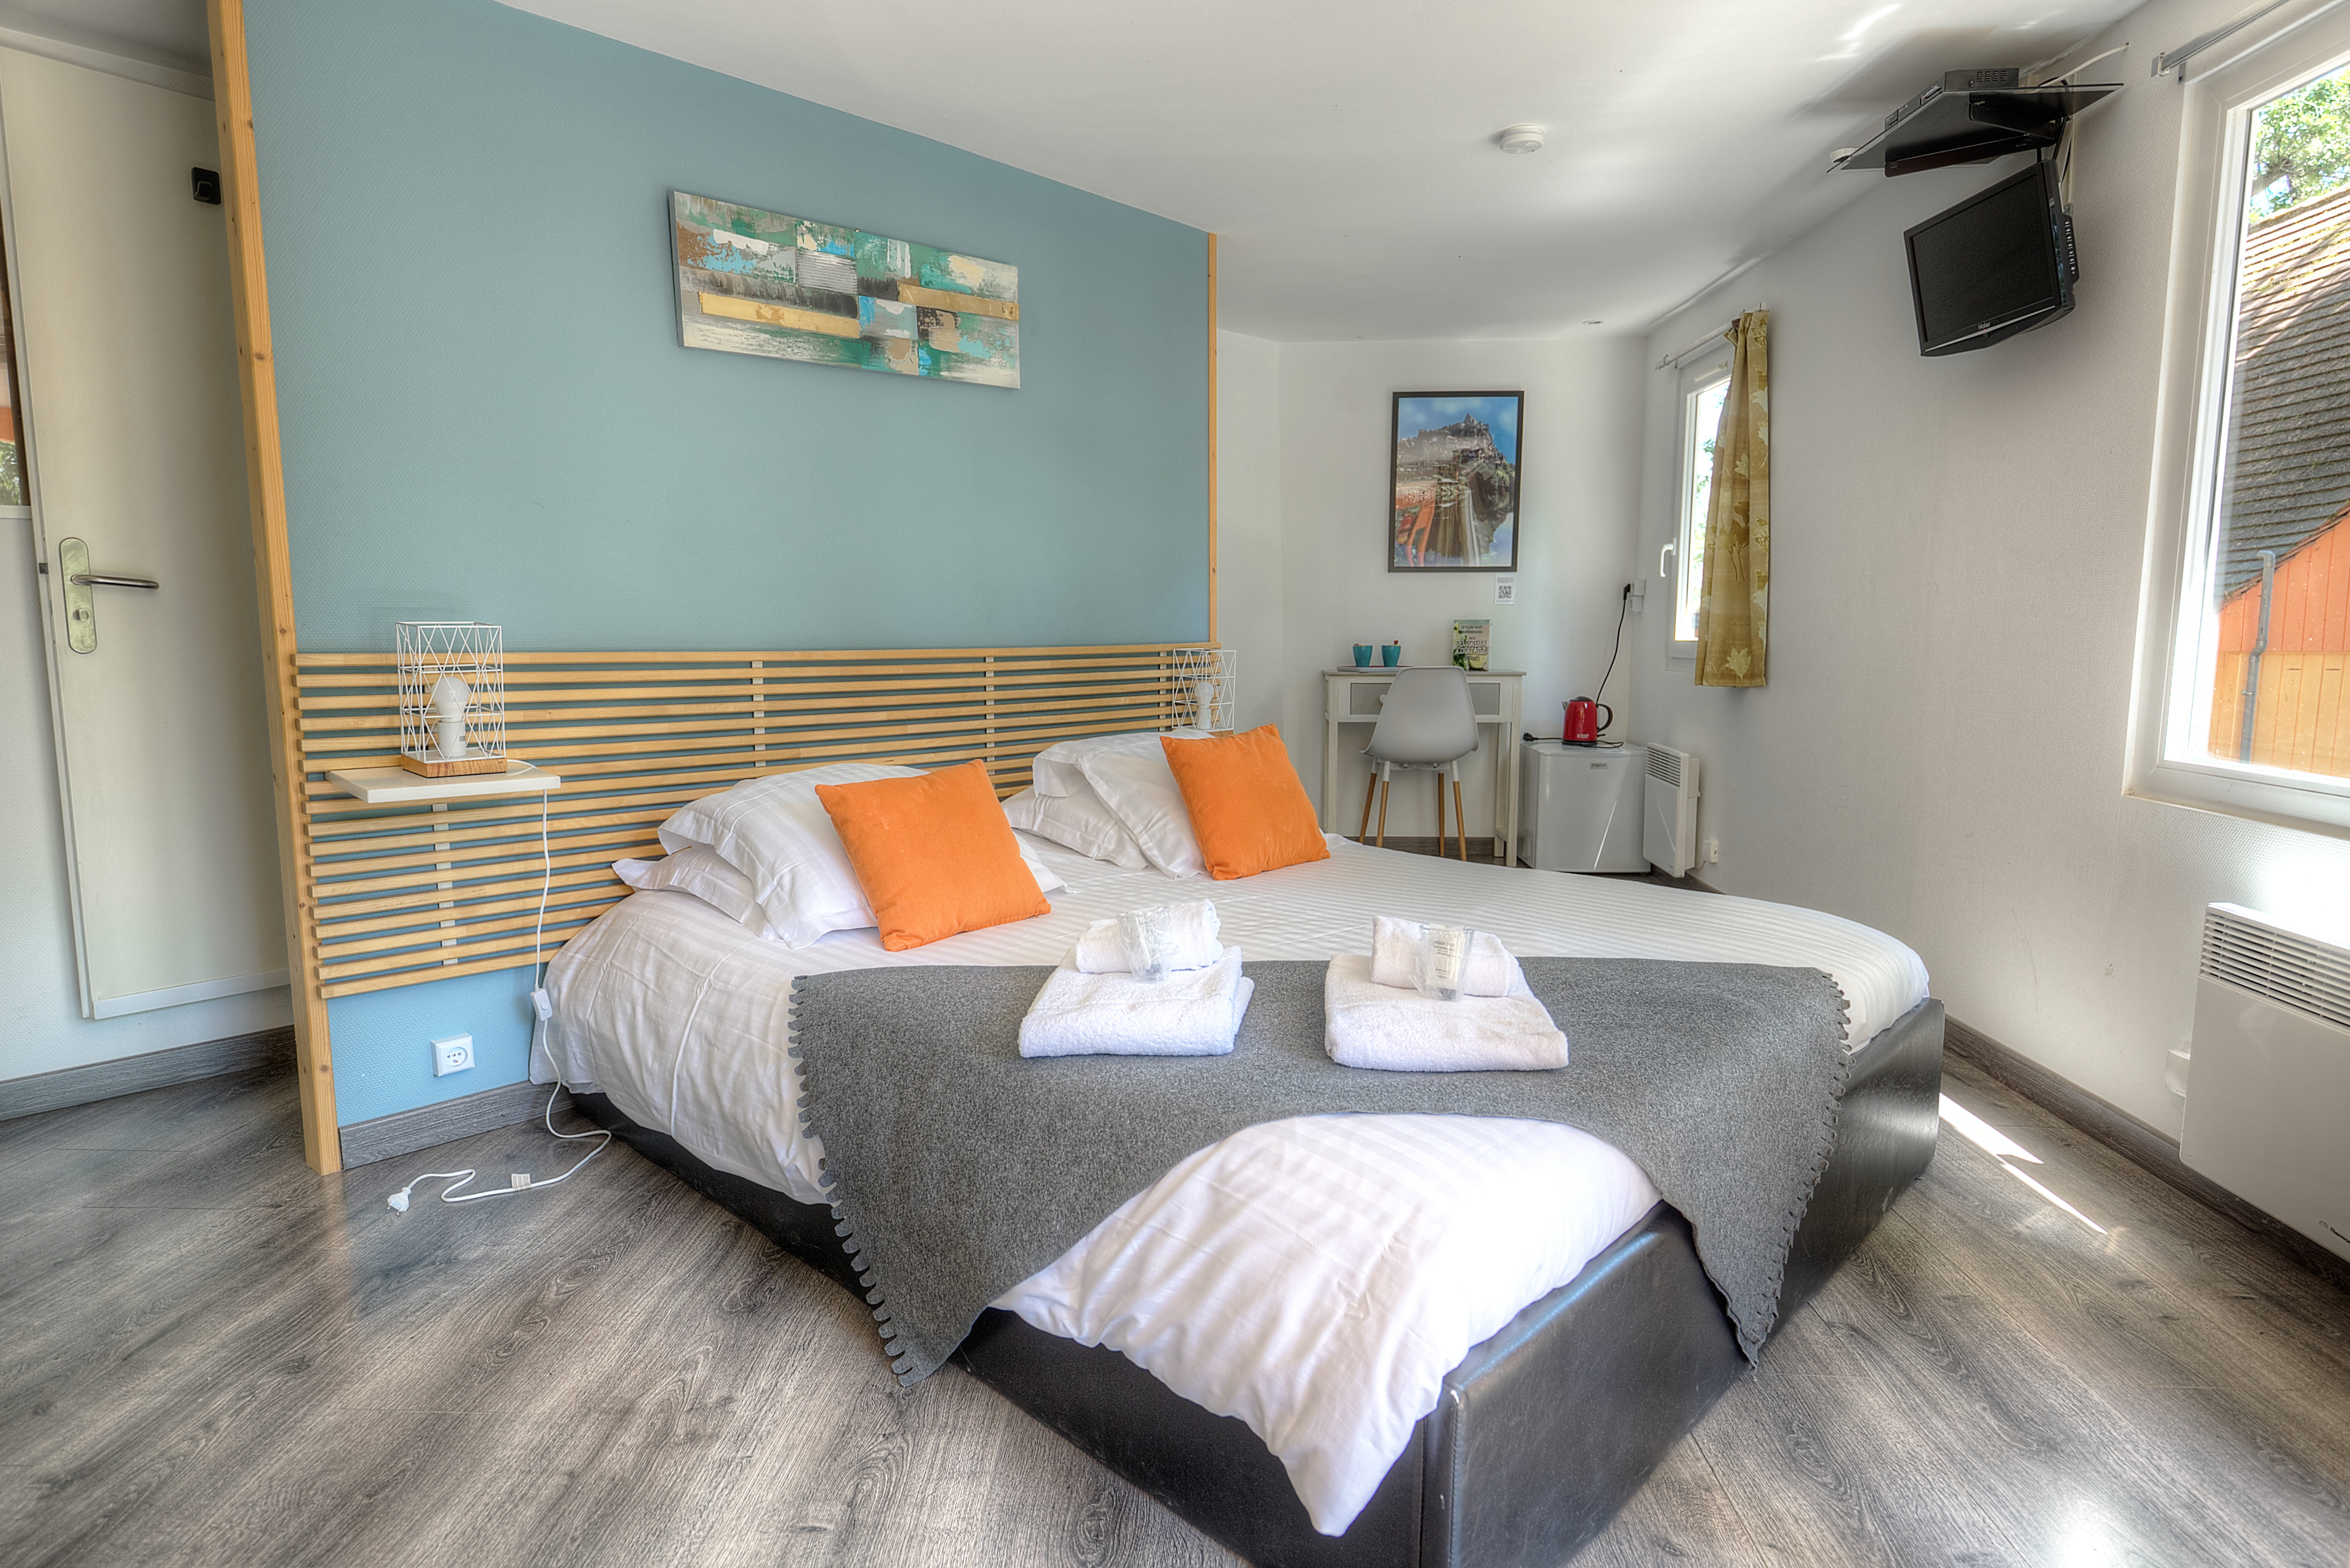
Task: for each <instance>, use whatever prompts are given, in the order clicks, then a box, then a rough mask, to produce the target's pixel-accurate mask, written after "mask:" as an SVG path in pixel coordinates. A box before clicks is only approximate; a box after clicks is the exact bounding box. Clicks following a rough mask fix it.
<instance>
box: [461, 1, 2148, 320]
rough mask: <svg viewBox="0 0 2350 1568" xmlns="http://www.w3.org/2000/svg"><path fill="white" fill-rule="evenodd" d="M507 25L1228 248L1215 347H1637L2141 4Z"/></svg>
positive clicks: (1127, 8) (909, 6)
mask: <svg viewBox="0 0 2350 1568" xmlns="http://www.w3.org/2000/svg"><path fill="white" fill-rule="evenodd" d="M506 3H507V4H510V5H517V6H519V7H520V8H521V9H525V10H528V11H533V12H536V13H537V14H539V15H541V16H551V17H554V18H556V19H557V20H559V21H564V22H568V23H571V24H572V25H574V26H580V27H585V28H587V29H589V30H591V31H594V32H598V33H601V34H604V35H606V36H610V37H614V38H619V39H622V40H625V41H626V42H629V43H631V44H636V45H638V46H639V47H644V48H648V49H652V50H656V51H658V52H660V53H662V54H665V55H671V56H674V57H677V58H679V59H682V60H688V61H691V62H693V63H694V64H697V65H702V66H707V67H710V68H711V69H712V70H717V71H723V72H725V73H727V74H728V75H731V76H735V77H741V78H744V79H746V80H749V81H754V82H759V83H762V84H764V85H765V86H768V87H772V88H780V89H782V90H783V91H785V92H788V93H793V94H795V95H796V96H798V97H801V98H805V99H813V100H815V101H816V102H818V103H822V104H827V105H829V106H831V107H832V108H835V109H846V110H847V111H848V112H850V113H852V114H858V115H863V116H865V117H867V118H868V119H877V120H880V121H882V122H883V123H885V124H889V125H893V126H897V127H899V128H901V129H903V130H911V131H915V132H918V133H920V134H921V135H923V136H929V137H934V138H936V139H937V140H941V141H944V142H949V143H951V144H952V145H954V146H957V147H962V148H966V149H968V150H970V151H973V152H978V153H981V154H983V155H985V156H986V157H989V158H993V159H996V160H998V161H1002V162H1005V163H1010V164H1013V165H1014V166H1015V167H1018V168H1021V169H1026V170H1030V171H1034V172H1035V173H1038V174H1044V175H1046V176H1049V177H1050V178H1052V179H1055V180H1059V181H1063V182H1066V183H1068V184H1071V185H1076V186H1077V187H1079V188H1081V189H1084V190H1087V191H1092V192H1097V193H1099V194H1101V195H1104V196H1109V197H1113V198H1115V199H1117V200H1118V201H1121V202H1129V203H1131V204H1133V205H1135V206H1137V207H1141V208H1144V209H1146V210H1148V211H1149V212H1153V213H1160V214H1163V215H1164V216H1167V217H1170V218H1173V219H1176V220H1178V221H1180V222H1181V223H1190V224H1193V225H1195V226H1197V227H1200V228H1203V229H1212V230H1215V231H1217V232H1218V233H1219V234H1221V235H1222V241H1221V244H1220V259H1221V284H1222V288H1221V300H1222V323H1223V325H1224V326H1226V327H1231V328H1232V329H1233V330H1236V331H1240V332H1247V333H1253V334H1255V335H1257V336H1260V337H1274V338H1280V339H1284V340H1292V341H1295V340H1305V339H1328V338H1347V337H1551V336H1556V335H1561V334H1566V333H1575V332H1617V333H1620V332H1624V331H1627V330H1634V329H1637V328H1639V327H1645V326H1647V325H1648V323H1650V322H1651V321H1653V320H1655V319H1656V318H1657V317H1659V315H1661V314H1662V313H1663V312H1665V311H1666V310H1668V309H1669V308H1671V307H1672V306H1675V305H1677V304H1679V302H1681V301H1683V300H1685V299H1687V298H1688V297H1689V296H1690V295H1692V294H1694V293H1696V292H1697V291H1698V290H1700V288H1703V287H1704V286H1707V285H1709V284H1710V283H1711V282H1713V281H1714V280H1715V279H1717V278H1719V277H1720V276H1721V275H1722V274H1723V273H1725V272H1727V271H1729V270H1730V269H1731V267H1733V266H1735V265H1739V264H1740V263H1741V262H1743V261H1747V260H1751V259H1752V258H1754V257H1756V256H1758V255H1761V254H1767V253H1768V252H1769V251H1770V250H1771V249H1772V248H1773V247H1774V246H1775V245H1777V244H1779V243H1781V242H1783V240H1785V239H1787V238H1789V237H1791V236H1792V235H1794V234H1797V233H1799V232H1801V231H1802V230H1803V229H1804V228H1805V227H1807V226H1809V225H1810V224H1811V223H1814V222H1816V221H1817V220H1818V219H1819V218H1820V217H1821V216H1822V215H1823V214H1825V213H1826V212H1827V211H1829V210H1830V209H1831V208H1833V207H1835V206H1836V205H1839V204H1840V203H1841V202H1845V201H1848V200H1850V199H1852V198H1853V197H1854V196H1856V195H1857V194H1859V193H1860V191H1861V190H1862V189H1863V188H1864V187H1865V186H1866V182H1869V181H1871V180H1878V179H1882V178H1883V177H1884V176H1882V175H1881V174H1863V173H1850V174H1828V173H1825V172H1824V167H1825V162H1826V160H1827V158H1828V155H1829V154H1830V153H1831V152H1832V151H1833V150H1834V149H1835V148H1837V147H1839V146H1846V145H1850V144H1851V143H1853V142H1855V141H1857V140H1860V139H1861V138H1862V137H1863V136H1864V135H1865V134H1866V131H1867V130H1868V129H1869V127H1870V126H1871V124H1872V123H1873V122H1875V121H1877V120H1878V119H1881V118H1882V117H1883V115H1884V114H1885V113H1886V111H1887V110H1888V109H1893V108H1895V107H1897V106H1898V105H1899V104H1900V103H1901V102H1902V101H1903V100H1905V99H1908V97H1909V96H1910V95H1911V94H1913V93H1915V92H1917V91H1918V89H1920V88H1923V87H1925V86H1926V85H1927V84H1928V83H1929V81H1931V80H1933V79H1935V78H1937V77H1938V75H1939V73H1940V72H1941V71H1943V70H1945V69H1955V68H1957V67H1962V66H1999V65H2015V66H2029V65H2032V64H2033V63H2035V62H2038V61H2041V60H2043V59H2045V58H2047V57H2051V56H2054V55H2055V54H2057V53H2058V52H2059V51H2060V50H2063V49H2065V48H2068V47H2071V46H2072V45H2073V44H2074V43H2075V42H2076V41H2078V40H2081V39H2083V38H2085V37H2086V36H2088V35H2090V34H2092V33H2094V32H2095V31H2097V30H2098V29H2100V28H2102V27H2103V26H2106V25H2107V24H2108V23H2110V22H2112V21H2113V20H2114V19H2116V17H2118V16H2121V15H2123V14H2124V13H2125V12H2126V11H2128V10H2129V9H2130V8H2131V6H2132V5H2133V3H2134V0H1901V3H1886V0H1769V3H1767V4H1766V3H1758V0H1648V3H1645V4H1635V3H1630V0H1482V3H1479V4H1470V5H1461V4H1451V5H1447V4H1442V3H1440V0H1420V3H1419V4H1406V3H1404V0H1350V3H1347V4H1336V3H1326V4H1319V5H1300V4H1295V3H1292V4H1288V5H1281V4H1272V5H1267V4H1263V3H1262V0H1257V3H1251V0H1192V3H1191V4H1188V5H1165V4H1150V5H1139V4H1134V3H1132V0H1127V3H1124V4H1115V5H1105V4H1103V3H1102V0H1024V3H1023V4H1019V5H1011V6H1000V7H978V8H974V7H972V5H969V4H968V3H967V0H897V3H896V4H893V5H889V6H887V7H885V8H884V9H882V10H881V11H879V12H876V11H874V10H871V9H868V8H866V7H862V6H854V5H772V4H761V3H759V0H506ZM2127 64H2128V62H2126V61H2124V60H2121V59H2115V60H2112V61H2108V62H2106V65H2105V66H2104V67H2100V69H2099V71H2098V72H2097V74H2098V76H2099V77H2101V78H2105V79H2112V80H2120V79H2124V78H2121V77H2117V76H2116V77H2106V71H2108V70H2114V69H2118V68H2123V67H2126V65H2127ZM1522 120H1531V121H1534V122H1535V123H1537V124H1541V125H1544V126H1545V127H1547V128H1548V130H1549V132H1550V143H1549V145H1548V146H1547V147H1546V148H1545V149H1544V151H1541V152H1538V153H1534V154H1532V155H1530V156H1524V157H1512V156H1509V155H1507V154H1504V153H1503V152H1502V151H1499V150H1498V149H1497V148H1496V147H1495V146H1494V145H1493V143H1492V137H1493V135H1494V133H1495V132H1497V131H1499V130H1501V129H1502V128H1503V126H1506V125H1510V124H1513V123H1515V122H1518V121H1522ZM816 215H822V216H835V215H834V214H816ZM854 217H855V215H854V214H853V213H852V214H840V215H837V217H835V221H847V222H854ZM1594 318H1596V320H1597V321H1598V322H1599V323H1600V324H1601V325H1599V326H1597V327H1591V326H1586V325H1585V323H1586V321H1589V320H1592V319H1594Z"/></svg>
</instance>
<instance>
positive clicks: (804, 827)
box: [660, 763, 1067, 948]
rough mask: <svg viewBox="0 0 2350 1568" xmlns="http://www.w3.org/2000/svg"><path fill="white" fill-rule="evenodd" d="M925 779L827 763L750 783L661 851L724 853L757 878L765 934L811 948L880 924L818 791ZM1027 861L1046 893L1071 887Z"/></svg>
mask: <svg viewBox="0 0 2350 1568" xmlns="http://www.w3.org/2000/svg"><path fill="white" fill-rule="evenodd" d="M920 777H921V770H920V768H904V767H899V766H898V765H897V764H895V763H827V764H826V765H825V766H823V767H820V768H804V769H802V770H801V771H800V772H798V773H793V774H766V775H765V776H764V777H762V778H755V779H744V780H743V782H742V783H741V784H736V785H735V786H734V787H733V789H730V790H726V791H723V793H721V794H712V795H704V796H703V797H702V799H700V800H697V801H694V802H691V804H689V805H686V806H684V807H683V808H681V810H680V811H678V812H677V814H676V815H673V816H671V818H670V819H669V820H668V821H667V822H664V823H662V824H661V826H660V841H661V847H662V848H664V849H666V850H668V851H669V852H670V853H671V854H672V855H674V854H675V853H677V852H678V851H679V850H681V849H687V848H691V847H693V846H697V845H699V846H703V847H706V848H710V849H714V850H716V851H717V852H718V853H719V855H720V856H721V857H723V858H724V859H725V861H726V863H727V864H728V865H730V866H733V867H734V868H735V869H736V870H738V871H740V872H742V873H743V875H744V876H745V877H749V878H750V880H751V891H752V896H753V897H754V898H756V899H757V900H758V903H759V908H760V909H761V910H762V911H764V914H765V916H766V920H767V929H766V934H767V935H768V936H770V937H772V938H774V939H775V940H777V941H779V942H781V943H783V944H784V945H785V947H787V948H804V947H806V946H807V945H808V944H809V943H810V942H813V941H816V940H818V939H820V938H822V937H825V936H827V935H828V934H830V933H831V932H834V931H853V930H856V929H859V928H861V927H865V926H870V925H872V924H874V923H875V921H874V918H873V906H872V905H871V904H870V903H868V902H867V901H866V898H865V889H864V888H861V887H859V886H858V881H857V872H856V870H855V868H854V867H851V866H850V865H849V863H848V851H847V849H846V848H844V847H843V846H842V845H841V842H840V835H839V834H838V833H837V831H835V830H834V828H833V826H832V817H831V815H829V814H828V813H827V812H826V810H825V809H824V802H822V801H820V800H818V799H817V798H816V785H818V784H863V783H865V782H867V781H868V780H871V779H910V778H920ZM1020 857H1021V859H1023V860H1024V861H1025V862H1027V866H1028V870H1029V872H1030V874H1031V875H1033V876H1034V877H1035V878H1036V887H1037V888H1038V889H1039V890H1040V891H1042V892H1046V893H1050V892H1053V891H1054V890H1055V889H1056V888H1064V887H1066V886H1067V884H1066V883H1065V882H1063V881H1062V880H1061V879H1060V878H1059V877H1056V876H1055V875H1054V874H1053V873H1052V871H1050V870H1049V869H1047V868H1046V867H1045V864H1044V863H1043V862H1042V861H1040V860H1038V859H1037V858H1036V857H1035V856H1034V855H1032V854H1030V853H1029V851H1028V849H1027V847H1026V846H1022V847H1021V850H1020Z"/></svg>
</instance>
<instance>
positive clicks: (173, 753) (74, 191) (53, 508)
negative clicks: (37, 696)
mask: <svg viewBox="0 0 2350 1568" xmlns="http://www.w3.org/2000/svg"><path fill="white" fill-rule="evenodd" d="M0 138H5V171H6V176H7V185H6V211H5V213H0V225H5V233H6V238H7V241H8V261H9V277H10V283H11V289H10V296H11V298H12V299H13V301H14V303H15V306H16V338H17V346H18V348H17V351H18V361H17V362H18V366H19V369H20V371H21V377H20V380H19V385H18V397H19V401H20V403H21V404H22V407H21V409H20V410H19V412H20V414H21V416H22V421H23V434H24V438H25V440H24V446H25V449H26V451H27V452H29V454H30V461H29V462H28V463H27V464H26V468H27V475H28V479H29V484H28V489H29V491H30V494H29V495H28V497H27V499H28V500H29V501H30V502H31V503H32V506H33V523H34V541H35V544H36V548H38V549H39V551H40V553H41V560H42V565H43V567H44V570H45V573H46V575H45V576H41V577H40V578H39V579H38V580H39V582H40V583H41V586H42V592H43V595H44V599H45V602H44V605H43V623H44V627H45V629H46V632H47V655H48V661H49V671H50V683H51V688H50V689H51V691H53V692H54V693H55V698H56V716H57V750H58V770H59V776H60V780H61V783H62V786H63V794H64V798H65V807H66V838H67V844H66V852H67V858H68V865H69V867H71V873H72V881H73V890H74V904H75V910H74V917H75V927H76V929H75V944H76V947H77V949H78V952H79V954H80V959H81V981H82V1009H83V1012H85V1013H86V1014H87V1015H89V1016H92V1017H99V1018H106V1017H112V1016H115V1015H117V1014H120V1013H125V1012H140V1011H142V1010H144V1009H148V1008H154V1007H168V1006H172V1005H175V1004H177V1003H180V1002H198V1001H202V1000H203V999H205V998H208V997H214V996H228V995H232V994H234V993H236V992H245V991H256V990H259V989H261V988H263V987H265V986H271V985H282V984H284V983H285V982H286V938H285V924H284V916H283V913H282V911H281V909H280V908H279V894H278V888H279V881H278V873H277V836H276V826H275V823H274V821H273V818H272V816H271V806H270V796H269V752H268V738H267V729H266V725H265V719H264V714H263V709H262V689H261V672H262V665H261V655H260V632H259V628H258V622H257V616H256V610H255V597H254V586H253V543H252V532H251V524H250V522H249V520H248V517H247V514H246V511H245V487H244V428H243V425H242V422H241V420H242V416H241V411H240V406H239V403H238V397H237V384H236V339H235V334H234V327H233V326H232V323H231V320H230V317H229V286H228V242H227V237H226V230H225V224H224V216H223V213H222V210H221V208H219V207H218V206H212V205H206V204H204V203H203V202H198V201H196V200H195V199H194V197H193V195H192V188H191V182H190V171H192V169H195V168H204V169H218V168H219V167H220V160H219V156H218V151H217V149H218V137H217V133H216V131H215V130H214V127H213V106H212V104H211V103H210V102H209V101H207V100H205V99H198V98H191V97H188V96H187V95H185V94H182V93H176V92H172V91H170V90H168V89H166V88H157V87H150V86H147V85H146V84H144V83H140V82H134V81H127V80H124V79H123V78H120V77H113V76H108V75H106V74H104V73H102V72H99V71H93V70H89V69H87V68H85V67H80V66H71V65H66V64H63V63H61V62H59V61H57V60H51V59H46V58H43V57H39V56H36V55H27V54H21V53H18V52H16V51H15V50H11V49H0ZM85 553H86V556H87V560H88V565H87V566H83V565H82V559H83V556H84V554H85ZM69 558H70V560H71V562H72V567H73V568H74V570H72V571H69V570H68V566H67V562H68V559H69ZM77 573H78V575H88V576H120V577H128V578H133V579H148V580H151V581H153V582H155V583H157V584H158V585H160V586H159V587H155V588H152V589H149V588H141V587H117V586H105V585H99V586H88V587H86V589H85V591H86V593H87V596H88V603H87V605H86V607H84V614H83V616H81V617H80V618H77V617H76V616H75V615H74V614H73V613H72V610H73V606H72V605H71V603H70V602H69V600H70V598H71V597H73V592H74V588H75V587H76V585H71V584H68V581H67V580H66V579H67V577H68V576H69V575H77ZM84 645H86V647H87V651H83V650H81V649H82V646H84ZM25 739H26V742H30V738H29V737H26V738H25Z"/></svg>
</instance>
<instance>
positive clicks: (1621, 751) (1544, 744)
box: [1518, 741, 1648, 871]
mask: <svg viewBox="0 0 2350 1568" xmlns="http://www.w3.org/2000/svg"><path fill="white" fill-rule="evenodd" d="M1518 758H1519V761H1518V766H1519V769H1520V770H1521V771H1520V775H1519V779H1518V789H1519V795H1518V802H1519V805H1518V812H1519V815H1518V823H1519V827H1518V858H1519V859H1521V860H1523V861H1524V862H1525V863H1526V864H1527V865H1529V866H1532V867H1535V868H1536V869H1537V870H1542V871H1646V870H1647V869H1648V857H1646V856H1645V855H1643V854H1642V853H1641V852H1640V807H1641V794H1642V791H1643V790H1644V789H1645V788H1646V786H1647V782H1648V747H1646V746H1633V745H1626V746H1569V745H1565V744H1562V743H1561V742H1557V741H1533V742H1527V743H1525V744H1523V745H1521V746H1520V747H1519V748H1518Z"/></svg>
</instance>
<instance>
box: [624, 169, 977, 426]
mask: <svg viewBox="0 0 2350 1568" xmlns="http://www.w3.org/2000/svg"><path fill="white" fill-rule="evenodd" d="M670 217H671V224H670V229H671V235H672V243H673V244H674V246H675V250H676V255H677V312H678V316H677V320H678V338H679V341H681V343H683V344H684V345H685V347H687V348H718V349H723V350H724V351H725V352H727V353H730V354H764V355H765V356H766V357H767V358H771V359H799V360H804V361H806V363H808V364H812V365H849V366H854V367H856V368H858V369H865V370H886V371H889V372H890V373H891V374H893V375H899V376H936V377H938V378H940V379H942V380H948V381H979V382H983V383H984V384H986V385H988V386H991V387H1017V386H1018V385H1019V384H1020V270H1019V269H1018V268H1017V267H1014V266H1010V265H1006V264H1004V263H1003V262H992V261H982V260H980V259H979V258H978V257H977V256H967V255H959V254H956V253H954V252H952V251H941V250H933V249H932V248H931V247H930V246H929V245H918V244H914V243H913V242H911V241H910V240H892V239H887V238H884V237H883V236H881V235H879V234H866V233H864V232H862V231H861V230H858V229H840V228H835V227H833V226H832V225H831V224H829V223H814V222H811V221H810V220H808V219H806V218H790V217H785V215H784V214H783V213H768V212H763V211H761V210H760V209H759V208H756V207H739V206H736V205H735V204H734V203H733V202H720V201H715V200H712V198H710V197H708V196H689V195H687V194H686V193H685V192H682V191H675V192H671V193H670Z"/></svg>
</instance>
